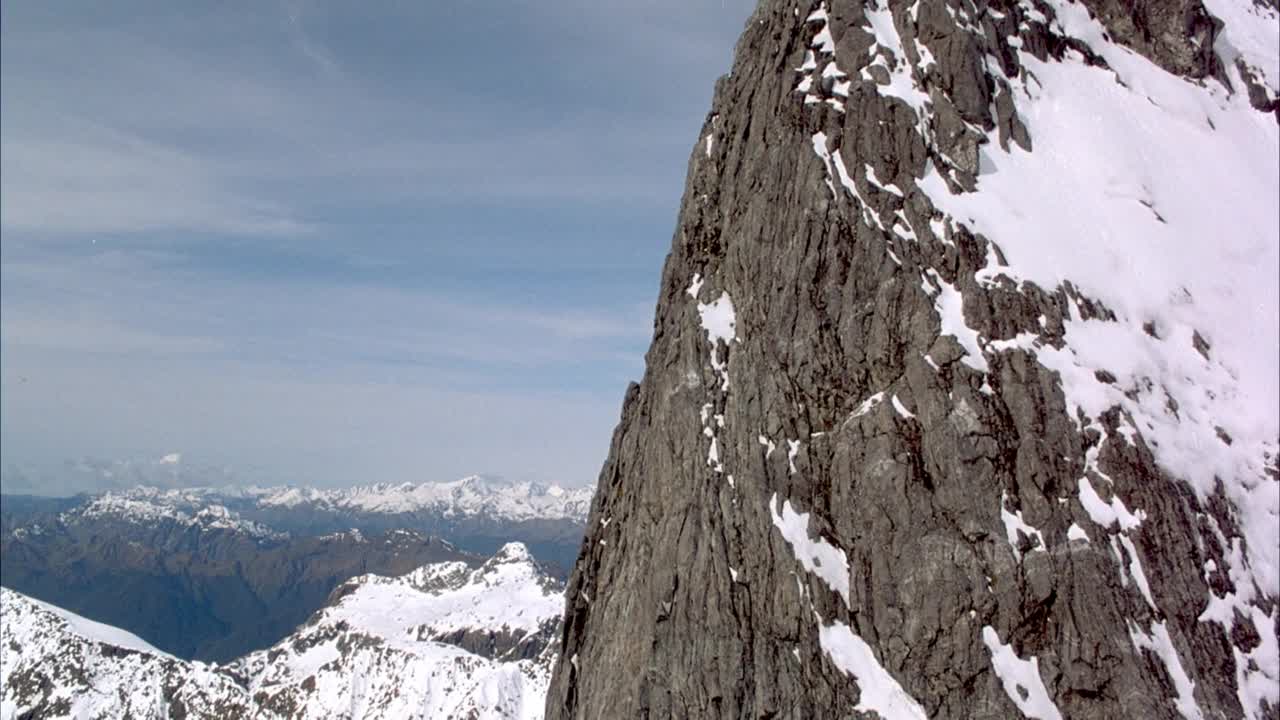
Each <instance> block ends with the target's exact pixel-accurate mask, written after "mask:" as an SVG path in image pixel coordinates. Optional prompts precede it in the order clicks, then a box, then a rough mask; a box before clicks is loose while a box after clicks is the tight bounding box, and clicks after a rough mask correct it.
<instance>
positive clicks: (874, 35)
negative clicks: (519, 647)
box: [547, 0, 1280, 719]
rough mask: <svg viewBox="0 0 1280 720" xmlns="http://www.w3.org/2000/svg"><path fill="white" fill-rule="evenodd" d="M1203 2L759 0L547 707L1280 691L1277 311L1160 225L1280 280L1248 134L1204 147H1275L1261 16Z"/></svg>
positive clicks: (1124, 711) (1228, 698)
mask: <svg viewBox="0 0 1280 720" xmlns="http://www.w3.org/2000/svg"><path fill="white" fill-rule="evenodd" d="M1221 4H1222V5H1224V6H1229V7H1230V8H1231V9H1232V14H1231V15H1230V16H1229V17H1217V16H1214V15H1213V14H1212V13H1211V12H1210V11H1209V10H1208V9H1206V7H1205V6H1203V5H1202V4H1201V3H1200V2H1198V1H1196V0H1179V1H1178V2H1167V3H1155V2H1133V1H1129V2H1121V1H1119V0H1090V1H1088V2H1085V3H1083V4H1075V3H1070V2H1066V1H1065V0H1061V1H1059V0H1053V1H1050V2H1045V1H1042V0H1035V1H1034V2H1033V1H1032V0H1021V1H1019V2H1011V1H1008V0H1006V1H1003V2H976V3H975V2H970V1H969V0H947V1H943V0H916V1H914V2H907V1H902V2H898V1H897V0H892V1H890V2H885V0H879V2H867V3H863V2H860V1H858V0H825V1H823V2H818V3H815V2H810V1H809V0H805V1H804V2H794V1H792V2H785V1H780V0H765V1H764V2H762V3H761V4H760V6H759V8H758V9H757V10H756V12H755V14H754V15H753V16H752V17H751V19H750V20H749V21H748V23H747V26H746V29H745V31H744V33H743V36H742V38H741V40H740V41H739V44H738V47H737V51H736V58H735V62H734V65H733V70H732V72H731V73H730V74H729V75H727V76H725V77H724V78H722V79H721V80H720V81H719V83H718V84H717V86H716V93H715V99H714V101H713V107H712V110H711V113H710V114H709V115H708V118H707V121H706V123H705V124H704V126H703V130H702V137H700V138H699V141H698V143H697V145H696V146H695V148H694V153H693V157H692V159H691V162H690V166H689V173H688V179H687V186H686V190H685V194H684V197H683V201H682V205H681V211H680V216H679V220H678V224H677V228H676V232H675V238H674V241H673V246H672V251H671V254H670V255H669V257H668V259H667V262H666V264H665V266H664V269H663V275H662V283H661V288H660V293H659V302H658V309H657V317H656V321H655V329H654V338H653V343H652V346H651V348H650V350H649V352H648V355H647V356H646V361H647V367H646V371H645V375H644V378H643V382H642V383H640V384H639V385H632V386H631V387H630V388H628V390H627V393H626V397H625V400H624V403H623V408H622V415H621V419H620V422H619V425H618V427H617V429H616V431H615V433H614V437H613V441H612V445H611V447H610V453H609V457H608V460H607V461H606V464H605V467H604V469H603V471H602V473H601V475H600V479H599V483H598V491H597V496H596V498H595V502H594V506H593V509H592V512H591V516H590V518H589V521H588V532H587V535H586V538H585V539H584V541H583V546H582V550H581V553H580V555H579V558H578V562H577V564H576V567H575V569H574V571H573V573H572V575H571V578H570V582H569V585H568V588H567V591H566V596H567V606H566V615H565V622H564V630H563V636H562V641H561V642H562V654H561V657H560V660H559V663H558V665H557V667H556V670H555V674H554V676H553V679H552V686H551V691H550V694H549V696H548V704H547V717H548V718H555V719H559V718H598V717H681V718H704V717H705V718H720V717H724V718H729V717H733V718H737V717H750V718H809V717H876V716H879V717H884V718H924V717H929V718H941V719H947V718H993V719H994V718H1010V717H1020V716H1022V717H1033V718H1045V719H1047V718H1061V717H1069V718H1099V719H1101V718H1116V717H1143V718H1180V717H1181V718H1240V717H1249V718H1276V717H1280V657H1278V654H1280V653H1278V651H1277V647H1280V639H1278V638H1280V636H1278V635H1277V619H1278V617H1280V610H1278V609H1277V594H1278V591H1277V586H1276V585H1277V577H1278V576H1277V572H1276V557H1277V542H1276V537H1277V532H1280V530H1278V528H1280V525H1278V524H1277V515H1278V514H1280V490H1278V488H1280V473H1278V472H1277V464H1276V462H1277V461H1276V456H1277V433H1278V431H1277V421H1276V415H1277V412H1276V410H1275V405H1274V403H1273V402H1272V399H1273V398H1272V397H1270V396H1269V395H1274V385H1269V384H1268V383H1269V382H1271V381H1269V380H1267V379H1266V373H1267V372H1270V373H1271V374H1272V375H1274V373H1275V369H1276V348H1275V347H1274V343H1273V341H1272V340H1271V337H1272V336H1270V335H1268V336H1266V338H1264V342H1261V343H1259V344H1250V343H1249V342H1242V341H1241V338H1240V337H1238V335H1240V334H1244V335H1247V334H1248V332H1247V331H1246V332H1244V333H1238V332H1237V328H1238V327H1239V326H1238V325H1233V324H1231V313H1230V312H1229V310H1228V311H1224V310H1223V308H1228V309H1229V308H1231V307H1233V305H1232V302H1241V303H1243V302H1245V299H1243V298H1241V299H1238V300H1237V299H1233V298H1234V296H1232V297H1231V298H1228V299H1227V300H1223V301H1222V302H1221V303H1217V301H1215V300H1213V299H1212V298H1213V297H1215V296H1213V295H1212V291H1211V290H1210V289H1208V287H1207V285H1206V284H1205V283H1204V282H1202V281H1200V280H1197V278H1198V277H1200V276H1199V275H1197V274H1196V273H1194V272H1190V271H1191V270H1195V269H1196V268H1195V267H1194V265H1192V266H1187V265H1185V264H1178V263H1176V262H1174V261H1173V260H1172V259H1171V258H1170V256H1169V253H1177V252H1186V253H1191V254H1192V256H1195V257H1201V256H1199V255H1195V253H1197V252H1201V251H1203V252H1205V253H1210V254H1207V255H1204V256H1203V257H1204V258H1205V262H1217V261H1219V260H1220V261H1221V262H1223V263H1229V262H1230V263H1234V262H1236V261H1235V260H1231V259H1230V258H1232V257H1235V255H1233V253H1237V252H1243V251H1244V248H1246V247H1247V248H1249V249H1250V250H1249V251H1248V252H1247V253H1244V255H1243V257H1246V258H1247V259H1246V260H1244V261H1243V262H1246V263H1254V262H1257V263H1263V264H1264V265H1265V267H1267V268H1268V269H1266V270H1263V271H1261V274H1260V275H1257V274H1255V275H1245V276H1236V277H1237V280H1238V281H1239V282H1246V280H1247V278H1252V279H1259V278H1260V279H1261V280H1262V282H1260V283H1257V284H1258V285H1260V286H1262V287H1259V288H1258V293H1257V294H1256V295H1255V296H1250V298H1251V299H1249V300H1248V303H1249V304H1244V305H1239V306H1237V307H1249V308H1251V311H1253V312H1256V313H1258V317H1259V318H1260V319H1262V318H1265V319H1266V320H1267V321H1268V322H1269V321H1270V318H1272V317H1275V313H1276V310H1275V306H1276V301H1275V296H1274V293H1271V291H1270V290H1269V289H1265V286H1268V285H1269V286H1272V287H1274V285H1275V284H1276V283H1275V280H1274V274H1273V273H1274V267H1275V265H1276V258H1277V254H1276V252H1277V251H1276V246H1277V244H1280V243H1278V239H1277V227H1276V224H1275V221H1274V220H1270V219H1268V217H1271V218H1274V216H1275V215H1276V208H1275V205H1274V203H1275V200H1274V198H1275V194H1276V192H1277V190H1278V189H1280V188H1277V180H1276V172H1277V170H1276V167H1275V163H1274V161H1273V160H1271V159H1268V160H1267V161H1265V162H1262V163H1260V164H1257V165H1249V164H1248V163H1244V164H1242V165H1241V166H1239V167H1235V166H1233V167H1232V169H1231V170H1230V171H1224V172H1229V173H1231V174H1230V175H1229V177H1230V178H1233V179H1229V180H1227V181H1224V182H1227V183H1228V184H1229V185H1230V187H1225V186H1223V187H1208V185H1209V184H1208V183H1206V182H1204V180H1205V179H1204V178H1202V177H1198V173H1200V172H1201V171H1202V170H1208V168H1209V163H1200V160H1199V159H1201V158H1204V157H1212V156H1221V157H1220V160H1221V162H1223V163H1231V162H1235V157H1234V154H1233V152H1231V151H1229V150H1226V148H1230V147H1233V146H1235V145H1236V144H1237V143H1240V142H1244V141H1245V140H1244V139H1245V138H1246V137H1247V138H1248V141H1249V142H1251V143H1257V144H1258V147H1259V156H1261V155H1266V154H1267V153H1269V154H1270V156H1272V157H1274V156H1275V154H1276V151H1277V148H1278V145H1277V140H1276V138H1277V134H1276V128H1275V123H1273V122H1270V121H1269V119H1267V118H1265V116H1263V115H1261V114H1260V113H1258V112H1257V110H1255V109H1254V107H1259V103H1258V102H1257V101H1256V100H1257V98H1256V97H1254V98H1251V97H1249V93H1248V92H1247V91H1246V87H1247V86H1248V83H1249V82H1257V83H1261V85H1262V87H1263V89H1262V90H1260V91H1259V92H1261V93H1262V94H1263V95H1265V96H1267V97H1271V98H1273V97H1275V95H1276V94H1277V92H1276V89H1275V84H1274V83H1275V82H1276V78H1277V77H1280V69H1277V68H1274V67H1269V63H1270V61H1269V60H1268V59H1267V57H1270V58H1274V57H1276V55H1275V54H1274V53H1273V54H1271V55H1270V56H1266V57H1263V59H1261V60H1259V58H1258V56H1256V55H1250V54H1248V53H1247V52H1245V50H1246V49H1247V48H1248V47H1252V46H1250V45H1249V44H1248V43H1246V42H1244V41H1243V40H1239V39H1238V38H1241V37H1245V36H1244V35H1237V36H1235V38H1236V40H1235V41H1234V42H1233V41H1232V37H1231V36H1230V33H1232V32H1238V33H1245V34H1247V36H1248V37H1249V38H1255V39H1256V38H1263V39H1264V41H1263V42H1262V45H1261V47H1263V48H1264V50H1268V49H1270V50H1274V46H1275V43H1276V41H1275V40H1274V38H1275V30H1276V28H1277V27H1278V26H1280V23H1278V22H1277V14H1276V13H1275V12H1274V11H1272V10H1270V9H1268V8H1266V7H1264V6H1262V5H1253V4H1252V3H1250V2H1241V3H1236V4H1234V5H1233V4H1231V3H1221ZM1218 5H1220V3H1213V4H1212V6H1214V7H1216V6H1218ZM1268 33H1270V37H1271V38H1272V39H1271V40H1270V41H1269V42H1271V43H1272V44H1271V45H1267V44H1266V42H1267V41H1265V38H1266V37H1267V35H1268ZM1135 53H1137V54H1136V55H1135ZM1244 69H1251V70H1250V71H1251V72H1254V73H1255V75H1256V77H1257V78H1262V79H1261V80H1256V81H1249V80H1248V79H1247V78H1245V77H1244ZM1255 94H1256V93H1255ZM1268 94H1269V95H1268ZM1251 102H1252V107H1251V105H1250V103H1251ZM1192 106H1195V107H1197V108H1201V109H1203V110H1204V112H1205V113H1206V114H1204V115H1195V114H1194V113H1191V111H1189V110H1188V111H1187V112H1185V113H1184V110H1185V109H1186V108H1190V107H1192ZM1264 109H1265V108H1264ZM1120 110H1123V112H1119V111H1120ZM1108 112H1111V113H1113V114H1111V115H1107V114H1106V113H1108ZM1195 112H1197V113H1198V112H1200V110H1197V111H1195ZM1064 115H1065V117H1064ZM1166 120H1167V122H1168V123H1170V124H1169V125H1168V126H1167V127H1168V128H1169V129H1167V130H1166V125H1164V124H1163V123H1165V122H1166ZM1192 126H1194V127H1196V128H1197V129H1196V130H1195V131H1194V132H1195V134H1194V135H1193V136H1187V137H1192V138H1194V142H1190V141H1188V142H1184V141H1183V137H1184V136H1183V135H1182V134H1180V133H1182V130H1179V129H1177V128H1179V127H1192ZM1166 132H1167V133H1168V135H1167V137H1166V136H1165V133H1166ZM1085 133H1087V134H1085ZM1126 133H1129V134H1126ZM1231 133H1238V135H1233V134H1231ZM1077 135H1079V138H1078V139H1077ZM1064 138H1070V139H1071V140H1072V141H1073V142H1076V141H1077V140H1078V142H1077V144H1075V145H1072V144H1070V143H1066V142H1065V141H1064ZM1131 140H1132V142H1131ZM1091 142H1092V143H1105V146H1103V145H1097V144H1094V145H1090V144H1087V143H1091ZM1139 146H1140V150H1141V152H1142V153H1143V155H1142V156H1141V157H1136V156H1135V159H1131V158H1130V156H1128V155H1124V154H1123V153H1127V152H1130V151H1132V152H1138V151H1139V150H1138V149H1135V148H1139ZM1112 152H1114V153H1116V155H1115V156H1114V157H1113V156H1111V155H1109V153H1112ZM1180 163H1181V164H1180ZM1086 169H1087V172H1086ZM1214 177H1215V178H1216V177H1218V176H1217V175H1215V176H1214ZM1188 188H1190V189H1188ZM1184 190H1185V192H1184ZM1208 196H1212V202H1213V203H1220V204H1218V205H1214V204H1212V203H1211V202H1210V198H1209V197H1208ZM986 198H991V199H990V200H989V201H988V200H986ZM1223 198H1225V199H1223ZM1232 198H1234V199H1232ZM1197 203H1204V205H1203V206H1201V205H1197ZM1064 205H1067V206H1069V207H1063V206H1064ZM1214 207H1217V208H1218V210H1217V211H1216V212H1207V211H1206V208H1209V209H1211V208H1214ZM1232 214H1236V215H1239V216H1241V217H1247V218H1255V217H1256V218H1259V221H1258V222H1257V223H1253V221H1252V220H1249V221H1248V222H1243V221H1242V224H1240V225H1238V226H1237V225H1232V227H1233V228H1236V227H1238V228H1239V232H1238V233H1236V232H1235V231H1234V230H1233V231H1232V232H1230V233H1228V232H1214V233H1213V234H1211V235H1210V234H1206V228H1209V227H1211V226H1212V225H1211V223H1210V221H1208V220H1204V219H1203V218H1204V217H1205V216H1212V217H1216V219H1215V220H1214V221H1215V222H1227V223H1229V224H1230V223H1232V222H1234V221H1233V220H1229V219H1226V218H1230V217H1231V216H1232ZM1081 215H1083V216H1084V217H1085V218H1090V219H1091V220H1089V221H1086V220H1081V219H1080V216H1081ZM1250 223H1252V224H1250ZM1147 238H1151V239H1159V240H1161V242H1164V241H1166V240H1167V243H1168V244H1166V245H1163V246H1160V245H1153V246H1150V247H1149V246H1148V245H1147V244H1144V243H1145V239H1147ZM1233 238H1234V239H1233ZM1213 243H1224V244H1223V245H1221V246H1216V245H1215V246H1213V247H1214V248H1220V250H1221V254H1217V255H1215V254H1212V253H1216V252H1219V250H1218V249H1213V250H1205V249H1204V248H1206V246H1209V245H1213ZM1152 248H1154V249H1152ZM1161 248H1163V249H1161ZM1249 253H1253V255H1249ZM1117 257H1120V258H1122V261H1121V267H1124V263H1131V264H1130V265H1129V266H1128V267H1127V269H1126V270H1121V271H1109V270H1108V269H1107V268H1108V267H1110V265H1109V264H1110V263H1112V262H1114V261H1116V258H1117ZM1188 268H1190V269H1188ZM1235 268H1236V266H1235V265H1228V264H1223V265H1221V266H1210V267H1208V268H1205V267H1201V268H1200V271H1201V272H1203V271H1205V270H1210V271H1212V272H1221V273H1222V274H1224V275H1226V274H1228V273H1231V272H1235ZM1155 276H1158V277H1159V279H1158V280H1155V279H1152V278H1153V277H1155ZM1197 283H1199V284H1197ZM1228 300H1229V301H1228ZM1215 303H1217V304H1215ZM1184 311H1185V312H1184ZM1215 313H1217V314H1215ZM1245 327H1246V328H1247V327H1248V326H1245ZM1211 335H1212V337H1210V336H1211ZM1246 367H1254V368H1261V369H1262V372H1259V373H1258V374H1256V375H1250V374H1249V373H1248V372H1247V371H1244V370H1243V369H1242V368H1246ZM1259 378H1261V379H1259Z"/></svg>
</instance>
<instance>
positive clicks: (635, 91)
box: [0, 0, 751, 494]
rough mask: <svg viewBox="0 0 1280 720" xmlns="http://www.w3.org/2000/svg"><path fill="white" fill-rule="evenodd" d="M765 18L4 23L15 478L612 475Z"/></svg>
mask: <svg viewBox="0 0 1280 720" xmlns="http://www.w3.org/2000/svg"><path fill="white" fill-rule="evenodd" d="M750 8H751V3H749V2H747V0H702V1H699V2H693V3H688V2H672V1H669V0H662V1H661V2H654V3H616V2H609V3H598V2H596V3H588V2H582V1H579V0H564V1H563V2H556V3H523V2H513V3H507V4H503V5H500V6H493V5H479V4H476V3H465V2H455V3H394V4H392V3H387V4H382V5H379V6H378V9H377V11H376V12H366V11H362V10H363V9H362V8H357V7H355V6H347V5H343V4H340V3H307V2H298V1H296V0H286V1H284V2H278V3H261V4H255V5H251V6H227V5H221V4H215V5H211V6H207V7H202V8H199V9H192V8H190V7H185V6H183V7H179V6H174V5H172V4H168V3H160V2H147V1H143V2H130V3H127V4H125V5H121V4H112V5H110V6H99V5H94V4H87V3H86V4H82V5H76V6H69V5H44V4H36V3H6V4H5V5H4V6H3V8H2V10H0V12H2V13H3V15H2V18H0V19H2V23H0V28H2V33H3V36H2V38H0V53H2V61H0V73H2V78H0V82H2V85H3V94H2V95H0V233H2V235H0V240H2V242H0V300H2V307H3V314H2V317H0V361H2V362H0V448H3V459H2V460H0V466H3V468H4V476H5V478H6V480H5V484H6V485H9V484H12V483H13V482H15V481H21V482H25V483H27V484H33V485H34V486H37V487H38V488H39V489H41V490H42V491H44V492H46V493H47V494H59V493H62V492H68V491H74V490H76V489H83V488H73V487H70V486H69V485H67V483H72V482H76V481H74V480H69V479H68V478H72V477H74V476H75V474H74V473H69V471H68V468H73V467H74V464H75V463H76V462H78V461H80V460H82V459H85V458H88V459H92V460H93V462H98V463H102V464H110V463H113V462H126V461H127V462H131V463H142V464H145V463H155V462H157V461H159V460H160V459H162V458H164V457H165V456H166V455H170V454H173V453H181V456H182V462H183V463H184V464H185V465H187V466H190V467H203V468H223V469H225V470H226V471H227V472H229V473H231V474H232V476H233V477H235V478H237V479H238V480H241V481H243V482H245V483H269V484H310V485H318V486H342V485H351V484H368V483H374V482H422V481H424V480H453V479H457V478H460V477H462V476H465V475H469V474H473V473H492V474H496V475H501V476H504V477H506V478H509V479H513V480H524V479H529V480H537V481H540V482H555V483H559V484H563V485H570V486H573V485H581V484H584V483H589V482H594V480H595V476H596V473H597V472H598V470H599V466H600V463H601V462H602V460H603V458H604V455H605V453H606V452H607V447H608V439H609V435H610V433H611V432H612V429H613V427H614V425H615V423H616V421H617V416H618V410H619V405H620V402H621V398H622V394H623V391H624V389H625V386H626V383H627V382H628V381H629V380H633V379H638V378H639V377H640V374H641V372H642V369H643V353H644V350H645V348H646V347H647V344H648V341H649V338H650V334H651V324H652V312H653V303H654V297H655V292H656V289H657V285H658V278H659V272H660V268H661V263H662V260H663V257H664V256H665V254H666V251H667V249H668V247H669V244H670V238H671V232H672V228H673V226H674V220H675V215H676V207H677V204H678V202H679V197H680V193H681V189H682V184H683V178H684V175H685V167H686V163H687V160H688V157H689V153H690V151H691V150H692V148H693V146H694V144H695V142H696V141H697V137H696V135H697V131H698V128H699V126H700V125H701V123H702V120H703V118H704V117H705V113H706V111H707V107H708V106H709V100H710V93H711V89H712V86H713V82H714V79H715V77H717V76H718V75H720V74H723V73H724V72H726V71H727V70H728V68H729V63H730V60H731V54H732V45H733V42H734V40H735V39H736V37H737V35H738V33H739V32H740V30H741V28H742V24H743V22H744V21H745V19H746V18H747V16H748V14H749V12H750Z"/></svg>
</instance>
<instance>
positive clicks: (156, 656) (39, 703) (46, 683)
mask: <svg viewBox="0 0 1280 720" xmlns="http://www.w3.org/2000/svg"><path fill="white" fill-rule="evenodd" d="M0 692H2V693H3V694H2V695H0V720H13V719H14V718H25V717H68V718H126V717H132V718H167V717H175V716H179V715H180V714H181V711H185V712H186V713H189V714H190V716H193V717H248V716H249V715H250V703H249V697H248V695H247V694H246V693H245V691H244V688H242V687H240V686H239V685H238V684H237V683H236V681H235V680H234V678H232V677H231V676H230V675H228V674H227V673H225V672H223V671H222V670H220V669H218V668H216V667H213V666H209V665H204V664H203V663H186V662H183V661H181V660H177V659H175V658H173V657H171V656H169V655H166V654H164V653H162V652H160V651H159V650H157V649H155V648H153V647H151V646H150V645H148V644H147V643H146V642H145V641H143V640H142V639H141V638H139V637H137V636H136V635H132V634H130V633H127V632H125V631H123V630H119V629H117V628H113V627H110V626H108V625H102V624H100V623H95V622H93V621H91V620H86V619H85V618H82V617H80V616H78V615H74V614H72V613H69V612H66V611H65V610H61V609H59V608H55V607H53V606H51V605H47V604H45V603H42V602H39V601H37V600H33V599H31V598H28V597H27V596H25V595H21V594H19V593H16V592H13V591H12V590H9V589H7V588H0ZM180 709H181V710H180Z"/></svg>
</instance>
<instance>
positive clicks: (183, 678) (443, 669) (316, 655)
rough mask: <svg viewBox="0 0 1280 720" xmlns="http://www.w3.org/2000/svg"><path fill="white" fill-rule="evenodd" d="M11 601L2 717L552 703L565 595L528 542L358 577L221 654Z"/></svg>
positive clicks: (405, 712)
mask: <svg viewBox="0 0 1280 720" xmlns="http://www.w3.org/2000/svg"><path fill="white" fill-rule="evenodd" d="M0 601H2V607H0V610H2V612H0V615H2V624H0V630H2V632H0V652H2V653H3V663H0V664H2V665H3V673H2V675H3V677H0V685H2V686H3V696H2V704H0V720H13V719H14V718H20V717H52V716H67V717H72V718H125V717H131V718H156V719H157V720H158V719H159V718H168V717H177V716H184V714H185V716H186V717H193V718H220V719H221V718H248V717H257V718H352V719H355V718H366V719H369V720H373V719H375V718H387V719H390V718H459V719H461V718H467V719H468V720H481V719H489V720H499V719H501V720H505V719H508V718H512V719H515V718H534V717H540V716H541V709H542V705H543V703H544V699H545V695H546V685H547V680H548V677H549V674H550V669H551V664H552V663H553V661H554V658H555V652H556V645H555V642H556V640H557V637H558V635H557V633H558V627H559V620H560V612H561V610H562V608H563V595H562V588H561V587H560V585H559V584H558V583H557V582H556V581H554V580H553V579H551V578H549V577H548V576H546V575H545V574H544V573H543V572H542V571H541V570H540V569H539V567H538V566H537V565H536V564H535V563H534V562H533V560H532V558H531V557H530V556H529V554H528V551H527V550H526V549H525V548H524V546H522V545H520V544H517V543H513V544H510V545H508V546H506V547H504V548H503V549H502V551H501V552H499V553H498V554H497V555H495V556H494V557H493V558H491V559H490V560H489V561H488V562H486V563H485V564H484V565H483V566H482V567H480V568H478V569H474V570H472V569H469V568H468V567H467V566H466V565H465V564H463V563H457V562H449V563H439V564H435V565H428V566H424V567H422V568H419V569H418V570H415V571H414V572H412V573H410V574H408V575H405V576H402V577H395V578H390V577H382V576H377V575H365V576H361V577H359V578H355V579H353V580H351V581H349V582H347V583H345V584H344V585H342V586H341V587H340V588H339V589H338V590H337V591H335V592H334V595H333V598H332V603H331V604H330V605H329V606H328V607H326V608H324V609H322V610H321V611H319V612H318V613H316V615H315V616H313V617H312V618H311V619H310V620H309V621H308V622H307V623H306V624H305V625H303V626H302V627H300V628H298V630H297V631H296V632H295V633H294V634H292V635H291V636H289V637H288V638H286V639H285V640H282V641H281V642H280V643H278V644H277V645H276V646H274V647H272V648H271V649H269V650H265V651H261V652H257V653H253V654H251V655H249V656H246V657H245V658H242V659H241V660H238V661H236V662H234V663H230V664H228V665H221V666H219V665H209V664H204V663H199V662H194V663H188V662H184V661H181V660H178V659H175V658H173V657H171V656H169V655H166V654H164V653H162V652H160V651H159V650H156V649H155V648H153V647H151V646H150V645H148V644H147V643H145V642H144V641H142V640H141V639H139V638H137V637H136V636H134V635H131V634H129V633H126V632H124V631H121V630H118V629H116V628H112V627H109V626H106V625H102V624H100V623H94V622H92V621H89V620H86V619H84V618H81V617H79V616H76V615H73V614H71V613H68V612H66V611H64V610H61V609H59V608H55V607H52V606H49V605H47V604H45V603H41V602H39V601H36V600H33V599H31V598H28V597H26V596H23V595H20V594H18V593H16V592H13V591H11V590H8V589H0ZM25 713H34V714H33V715H26V714H25Z"/></svg>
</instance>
